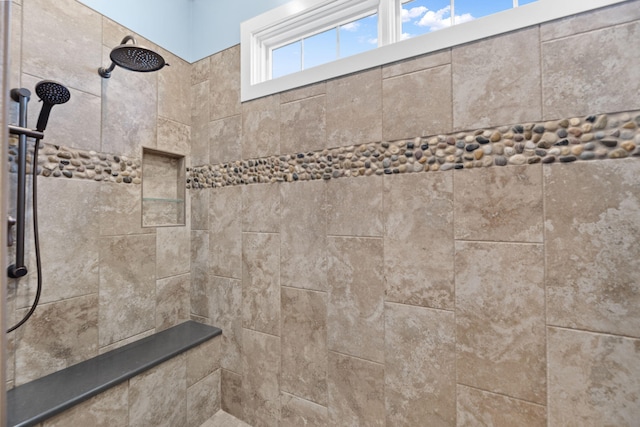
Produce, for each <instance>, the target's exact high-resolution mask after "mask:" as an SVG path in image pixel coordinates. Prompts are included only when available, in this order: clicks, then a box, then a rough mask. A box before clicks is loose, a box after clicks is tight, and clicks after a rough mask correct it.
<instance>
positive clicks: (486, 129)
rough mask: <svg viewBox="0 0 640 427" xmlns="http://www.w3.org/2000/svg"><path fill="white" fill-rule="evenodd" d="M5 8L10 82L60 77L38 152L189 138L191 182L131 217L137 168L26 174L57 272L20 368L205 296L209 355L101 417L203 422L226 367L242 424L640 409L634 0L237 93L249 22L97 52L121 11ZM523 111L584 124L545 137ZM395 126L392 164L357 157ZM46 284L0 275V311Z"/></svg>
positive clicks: (144, 331) (375, 422) (23, 343)
mask: <svg viewBox="0 0 640 427" xmlns="http://www.w3.org/2000/svg"><path fill="white" fill-rule="evenodd" d="M11 9H12V21H11V23H12V45H11V55H12V67H11V85H10V86H11V87H28V88H33V87H34V85H35V83H36V82H38V81H39V80H42V79H53V80H58V81H60V82H62V83H64V84H65V85H67V86H68V87H69V88H70V90H71V93H72V101H71V102H69V103H67V104H65V105H62V106H59V107H56V109H55V110H54V111H53V112H52V119H51V123H50V126H49V128H48V129H47V137H46V139H45V140H44V141H43V142H45V143H46V144H51V145H52V146H56V147H55V148H56V150H53V147H49V148H50V150H49V154H41V158H42V162H43V163H42V164H43V165H45V164H47V163H57V162H59V160H60V159H63V157H60V158H58V157H57V156H58V153H59V152H60V151H59V150H63V151H65V152H68V153H70V155H71V157H72V158H76V157H74V156H77V158H80V153H87V155H89V156H96V157H97V158H98V159H101V156H102V157H104V160H99V161H103V162H105V164H106V165H107V166H101V167H102V168H106V167H109V168H112V169H114V171H115V170H116V169H117V166H120V165H121V164H123V163H124V165H125V166H124V168H125V170H129V169H131V168H133V167H134V166H135V169H134V170H138V168H139V167H140V165H141V164H142V160H141V157H142V148H143V147H145V148H147V149H153V150H159V151H166V152H169V153H175V154H180V155H184V156H185V159H186V166H187V167H188V169H189V172H188V183H187V187H188V188H189V189H188V190H187V195H188V197H186V200H185V211H186V218H185V220H186V221H185V225H184V226H181V225H178V226H171V227H165V226H157V227H147V226H145V227H143V226H142V225H143V224H142V205H143V203H142V185H141V184H140V183H138V182H137V181H136V182H133V181H132V182H130V183H127V182H125V181H124V179H123V177H122V175H118V176H113V175H111V176H107V177H106V178H105V177H104V176H103V175H98V174H92V173H89V171H88V170H80V171H79V170H78V169H77V168H76V169H74V170H72V174H71V175H72V177H71V178H67V177H66V176H64V175H61V176H60V177H54V176H53V174H52V175H51V176H48V177H44V176H41V177H39V181H38V184H39V197H40V201H39V205H40V221H41V225H40V228H41V233H42V236H41V240H42V249H43V266H44V270H43V276H44V283H45V284H44V291H43V297H42V303H41V306H40V307H39V308H38V310H37V311H36V314H35V315H34V318H33V319H32V320H30V321H29V322H28V323H27V324H26V325H25V326H24V327H22V328H21V329H19V330H18V331H17V332H16V333H13V334H11V335H9V336H8V348H7V350H8V351H7V356H8V357H7V363H6V374H7V387H8V388H12V387H15V386H19V385H21V384H24V383H26V382H29V381H31V380H34V379H36V378H39V377H42V376H44V375H46V374H49V373H52V372H55V371H57V370H60V369H63V368H65V367H67V366H70V365H72V364H75V363H78V362H80V361H83V360H86V359H88V358H91V357H94V356H96V355H98V354H102V353H104V352H106V351H108V350H110V349H113V348H116V347H119V346H122V345H124V344H126V343H129V342H132V341H135V340H137V339H140V338H142V337H144V336H147V335H149V334H152V333H154V332H157V331H160V330H163V329H166V328H168V327H170V326H173V325H176V324H178V323H181V322H184V321H186V320H188V319H193V320H196V321H200V322H204V323H208V324H212V325H215V326H218V327H220V328H221V329H222V331H223V335H222V340H221V342H220V348H219V349H217V348H215V347H214V348H212V349H211V350H210V351H211V352H212V354H211V357H215V356H216V355H217V352H218V351H219V353H220V354H219V357H220V366H219V368H218V369H217V370H216V371H215V372H210V373H207V376H206V378H203V379H202V380H200V381H197V382H196V381H193V379H190V378H187V377H188V375H187V373H186V371H184V368H182V367H181V365H180V363H181V361H175V362H171V365H170V366H166V367H165V369H166V375H165V382H164V383H162V382H154V380H149V381H148V382H144V381H143V382H141V383H140V387H139V388H138V389H136V390H137V391H136V392H135V393H132V392H131V391H129V396H128V397H127V398H123V397H122V395H120V396H119V397H118V398H115V397H113V396H108V397H107V398H105V399H104V401H103V402H102V403H101V404H102V405H103V409H102V412H100V411H97V410H95V408H94V409H92V411H93V412H92V413H93V414H94V415H95V414H98V415H95V417H94V418H93V421H94V422H96V425H105V426H106V425H114V422H115V421H114V420H113V419H112V418H111V419H110V418H109V417H107V416H106V415H105V414H107V413H109V414H116V413H119V411H120V412H125V411H124V410H123V408H124V409H127V410H131V408H136V409H135V411H138V412H135V411H134V413H138V414H139V416H138V418H134V419H130V420H129V421H130V422H131V423H132V424H131V425H189V426H199V425H200V424H201V423H202V422H203V421H204V420H205V419H207V418H208V417H209V416H211V415H212V414H213V413H215V412H216V411H217V410H218V408H217V407H206V406H202V405H199V404H198V402H201V401H203V400H199V396H202V395H206V394H209V395H211V394H216V393H219V396H220V397H219V399H218V400H219V401H220V406H221V409H223V410H224V411H226V412H228V413H230V414H232V415H234V416H236V417H237V418H240V419H242V420H245V421H246V422H247V423H249V424H250V425H252V426H303V425H308V426H342V425H343V426H357V425H361V426H396V425H397V426H400V425H404V426H423V425H428V426H439V425H442V426H478V425H487V426H490V425H494V426H514V425H522V426H545V425H548V426H567V425H579V426H586V425H593V426H600V425H620V426H624V425H628V426H632V425H634V423H635V422H636V420H637V418H638V415H640V409H639V408H640V397H638V395H637V390H638V389H640V334H639V333H638V331H639V330H640V290H639V289H638V286H639V283H640V270H639V269H638V268H637V266H636V260H637V258H638V256H639V255H640V253H639V251H640V250H639V249H638V247H639V246H638V240H639V236H640V163H639V162H638V157H639V151H638V148H637V146H640V133H639V132H638V130H637V129H638V127H639V126H640V97H639V96H638V94H639V92H640V87H639V86H638V81H640V78H639V77H640V74H639V73H640V59H639V57H638V55H637V54H635V51H636V50H637V49H635V47H636V44H637V43H636V41H637V39H638V32H639V31H640V2H639V1H637V0H633V1H628V2H624V3H622V4H619V5H617V6H613V7H608V8H605V9H602V10H596V11H593V12H589V13H584V14H581V15H578V16H574V17H569V18H566V19H563V20H560V21H554V22H551V23H547V24H542V25H539V26H535V27H531V28H526V29H523V30H520V31H516V32H513V33H508V34H504V35H501V36H496V37H492V38H490V39H487V40H481V41H478V42H474V43H469V44H467V45H463V46H459V47H454V48H452V49H449V50H446V51H442V52H437V53H435V54H430V55H426V56H422V57H417V58H414V59H411V60H408V61H403V62H400V63H395V64H389V65H386V66H383V67H378V68H374V69H371V70H366V71H363V72H360V73H357V74H353V75H349V76H345V77H341V78H337V79H333V80H329V81H326V82H321V83H318V84H315V85H312V86H309V87H305V88H301V89H296V90H292V91H288V92H284V93H280V94H276V95H272V96H268V97H265V98H261V99H258V100H254V101H249V102H245V103H241V102H240V48H239V46H236V47H233V48H230V49H228V50H225V51H222V52H220V53H217V54H215V55H212V56H210V57H208V58H205V59H203V60H200V61H198V62H196V63H194V64H188V63H186V62H184V61H182V60H181V59H179V58H177V57H175V56H174V55H172V54H171V53H169V52H166V51H164V50H163V49H162V48H159V51H160V52H161V53H162V55H163V56H164V57H165V58H166V59H167V62H169V63H170V64H171V66H170V67H166V68H164V69H162V70H161V71H159V72H157V73H151V74H137V73H129V72H126V71H124V70H118V73H117V74H116V73H114V75H113V77H112V78H111V79H109V80H103V79H101V78H100V76H98V74H97V68H98V67H100V66H103V65H104V64H105V63H107V61H108V60H107V58H108V53H109V51H110V49H111V48H112V47H113V46H115V45H117V44H119V41H120V40H121V39H122V38H123V37H124V36H125V35H127V34H129V33H130V31H129V30H127V29H126V28H123V27H121V26H120V25H118V24H116V23H115V22H113V21H111V20H110V19H108V18H106V17H103V16H101V15H99V14H97V13H95V12H93V11H92V10H91V9H89V8H87V7H86V6H83V5H82V4H80V3H78V2H76V1H74V0H60V1H56V2H49V1H45V0H22V1H17V0H14V1H13V2H12V5H11ZM139 39H140V38H139ZM139 41H140V43H141V44H144V45H147V46H150V47H153V48H157V47H156V46H153V44H152V43H150V42H148V41H145V40H144V39H140V40H139ZM36 105H37V103H36V102H34V101H32V102H31V106H32V108H33V111H34V112H37V107H36ZM33 117H35V113H32V118H33ZM10 118H11V119H12V120H14V119H15V117H13V116H11V117H10ZM518 126H521V127H522V140H521V142H519V141H518V140H517V139H518V136H517V135H519V133H518V132H517V131H514V129H517V128H518ZM536 126H542V129H543V130H541V131H540V132H541V133H539V134H538V135H539V137H540V141H542V142H544V141H543V138H544V136H545V135H546V133H548V132H552V133H554V132H555V134H556V135H557V134H558V132H559V131H561V130H562V129H567V131H568V132H567V133H570V131H571V129H575V131H574V132H575V133H574V134H570V135H569V136H567V141H569V142H568V145H567V146H563V145H558V146H553V144H554V143H555V142H556V141H554V142H553V143H551V145H552V146H551V147H548V148H549V149H544V150H543V151H545V150H546V151H545V153H544V155H542V154H541V153H540V152H537V153H536V152H535V150H534V149H533V148H531V147H528V146H527V145H526V143H527V142H532V143H533V140H534V139H535V138H537V137H536V136H535V135H536V133H537V132H535V131H534V129H535V128H536ZM598 126H600V127H598ZM578 131H579V132H580V134H579V135H578V134H577V133H578ZM496 132H497V133H499V134H500V135H499V136H500V138H499V139H498V137H496V140H495V141H494V140H493V139H492V138H493V135H494V134H495V133H496ZM527 132H528V134H527ZM598 132H602V133H603V134H602V135H599V134H598ZM616 132H617V133H616ZM485 134H486V139H487V140H488V142H487V144H483V147H480V148H475V147H474V151H471V150H470V149H469V150H468V149H467V147H471V145H470V144H475V138H478V137H484V136H485ZM585 135H592V139H589V137H586V136H585ZM627 136H629V137H627ZM467 137H470V138H471V139H469V140H468V141H466V143H465V144H463V145H461V146H460V147H456V143H457V142H459V141H465V140H466V138H467ZM572 137H573V138H574V139H571V138H572ZM450 139H451V141H453V143H450V142H451V141H449V140H450ZM489 140H490V141H489ZM603 140H604V141H614V142H615V146H613V142H610V143H606V144H609V145H611V146H609V145H606V144H605V143H602V141H603ZM509 141H511V143H509ZM574 142H575V144H574ZM382 143H385V144H387V146H388V147H387V149H388V150H391V147H397V148H398V152H397V153H395V154H391V153H389V156H390V157H389V159H390V162H392V163H393V162H397V164H395V163H393V164H391V166H389V167H384V166H380V167H379V168H378V169H377V170H376V169H374V168H373V167H371V166H369V167H367V166H365V163H366V162H365V160H362V166H360V165H355V163H356V162H358V161H360V160H358V159H356V158H355V157H357V156H356V154H358V153H364V152H371V153H372V156H373V154H375V153H376V152H378V153H381V151H380V150H379V148H380V146H381V144H382ZM590 143H591V144H593V147H594V148H590V146H589V145H588V144H590ZM409 144H412V147H413V148H411V149H410V148H409ZM439 144H442V146H441V147H439ZM519 144H521V145H519ZM536 144H537V146H536V149H539V147H540V145H539V142H538V141H536ZM424 145H426V148H422V147H423V146H424ZM448 146H452V147H454V149H449V147H448ZM575 146H580V147H581V148H575ZM46 147H47V146H46V145H45V148H46ZM345 147H350V148H349V149H348V150H347V149H345ZM361 147H362V148H361ZM418 149H421V153H422V152H424V154H421V158H424V159H425V161H424V162H422V163H420V160H421V159H418V158H417V156H416V155H415V152H416V151H417V150H418ZM432 149H433V150H432ZM554 149H556V150H557V153H558V154H553V153H555V152H552V151H551V150H554ZM376 150H378V151H376ZM408 150H411V151H412V155H411V156H409V155H408V153H407V151H408ZM438 150H442V155H440V154H439V153H438ZM447 150H450V152H447ZM456 150H460V151H461V152H462V154H460V159H461V160H460V161H459V162H458V161H457V160H458V158H457V156H458V154H457V151H456ZM478 150H480V151H481V152H482V154H478V153H480V151H478ZM520 150H521V151H520ZM563 150H565V151H563ZM620 150H622V151H620ZM591 151H592V152H593V153H594V154H593V157H590V156H586V155H583V154H584V152H591ZM614 152H615V153H617V154H613V153H614ZM428 153H431V154H428ZM469 153H470V154H469ZM550 153H551V154H550ZM358 155H360V154H358ZM386 155H387V154H384V153H382V157H384V156H386ZM393 155H396V156H397V157H396V158H395V159H393V158H392V157H391V156H393ZM465 155H466V156H467V157H466V158H465V157H464V156H465ZM42 156H44V157H42ZM47 156H49V157H51V156H52V157H53V158H52V159H51V158H48V157H47ZM114 156H115V157H117V159H116V158H115V157H114ZM341 156H342V157H341ZM354 156H355V157H354ZM422 156H424V157H422ZM448 156H453V157H452V158H451V159H450V160H449V159H448ZM514 156H520V157H514ZM581 156H582V157H581ZM328 157H331V158H332V160H331V161H329V160H328ZM427 157H429V158H432V159H433V160H428V159H427ZM550 157H554V161H551V160H549V159H550ZM621 157H624V158H621ZM334 158H335V159H334ZM385 158H386V157H385ZM502 158H504V159H505V163H507V165H506V166H502V163H501V159H502ZM535 158H538V160H530V159H535ZM298 159H299V160H300V162H298ZM312 159H317V162H316V163H317V164H322V165H323V170H321V171H320V172H318V173H319V175H318V176H316V175H314V174H315V172H314V170H313V169H312V163H313V162H314V161H315V160H314V161H311V160H312ZM321 159H323V160H321ZM402 159H404V162H405V163H403V160H402ZM516 159H517V160H516ZM522 159H524V160H522ZM545 159H546V160H545ZM307 160H309V161H308V162H306V163H305V161H307ZM520 160H522V161H520ZM347 161H348V162H349V163H346V162H347ZM249 162H250V163H249ZM129 163H131V164H129ZM329 163H331V165H329ZM373 164H374V165H376V164H380V165H382V160H380V161H379V162H376V161H374V162H373ZM220 165H223V167H221V166H220ZM304 165H306V166H307V167H306V168H305V167H303V166H304ZM403 165H404V166H407V165H409V166H410V167H404V168H403V167H402V166H403ZM417 165H422V167H421V168H420V166H417ZM449 165H450V166H449ZM457 165H460V166H457ZM43 167H44V166H43ZM414 167H415V169H414ZM127 168H129V169H127ZM288 168H290V169H288ZM275 169H278V170H275ZM385 169H389V172H386V171H385ZM394 169H396V170H394ZM68 170H71V169H68ZM336 171H338V173H337V174H336V175H334V172H336ZM294 173H295V178H294ZM216 174H218V175H216ZM9 176H10V179H9V181H10V182H12V181H13V178H12V176H13V174H9ZM145 176H146V175H144V174H142V180H143V181H144V179H145ZM98 177H101V178H98ZM316 178H317V179H316ZM196 179H197V181H196ZM248 183H249V184H248ZM247 184H248V185H247ZM12 188H13V185H12ZM29 233H30V231H28V233H27V235H28V237H29V236H30V234H29ZM30 254H31V253H30ZM34 288H35V283H34V279H33V278H32V275H29V276H27V279H22V280H21V281H20V282H18V283H15V282H10V283H9V288H8V300H7V304H6V311H7V313H8V315H7V317H8V323H12V321H13V320H15V319H18V318H19V317H21V314H22V313H24V312H25V310H26V308H27V307H28V305H29V303H30V301H31V299H32V298H33V293H34ZM167 378H168V379H167ZM145 387H149V389H145ZM162 387H167V388H171V389H173V388H175V389H180V390H184V393H162V394H160V396H159V397H157V398H154V399H147V398H146V396H145V394H150V393H151V391H150V390H151V389H154V388H162ZM105 402H106V403H105ZM144 405H147V406H144ZM104 408H106V409H104ZM163 410H164V412H163ZM140 411H142V412H140ZM100 414H102V415H100ZM145 414H148V417H147V416H145ZM152 414H156V415H155V416H153V415H152ZM63 415H64V414H63ZM60 422H62V421H60ZM145 423H146V424H145ZM163 423H164V424H163ZM167 423H168V424H167ZM44 425H56V424H55V422H52V423H51V424H47V423H46V422H45V423H44ZM62 425H64V424H62Z"/></svg>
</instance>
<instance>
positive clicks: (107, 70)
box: [98, 36, 138, 79]
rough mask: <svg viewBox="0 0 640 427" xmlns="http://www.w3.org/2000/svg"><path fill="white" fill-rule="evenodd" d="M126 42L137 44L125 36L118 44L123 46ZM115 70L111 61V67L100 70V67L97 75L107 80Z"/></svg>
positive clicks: (134, 40)
mask: <svg viewBox="0 0 640 427" xmlns="http://www.w3.org/2000/svg"><path fill="white" fill-rule="evenodd" d="M128 41H132V42H133V44H134V45H137V44H138V42H137V41H136V39H135V38H134V37H133V36H126V37H125V38H123V39H122V41H121V42H120V44H121V45H123V44H125V43H127V42H128ZM115 68H116V63H115V62H113V61H111V65H109V68H102V67H101V68H100V69H99V70H98V73H99V74H100V75H101V76H102V77H104V78H107V79H108V78H109V77H111V72H112V71H113V70H115Z"/></svg>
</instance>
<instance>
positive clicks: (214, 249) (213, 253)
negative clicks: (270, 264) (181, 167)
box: [209, 186, 242, 279]
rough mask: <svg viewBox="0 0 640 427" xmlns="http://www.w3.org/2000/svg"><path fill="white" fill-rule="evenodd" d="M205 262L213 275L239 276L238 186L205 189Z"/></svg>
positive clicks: (240, 264) (240, 231) (240, 214)
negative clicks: (206, 216)
mask: <svg viewBox="0 0 640 427" xmlns="http://www.w3.org/2000/svg"><path fill="white" fill-rule="evenodd" d="M209 191H210V193H209V199H210V200H209V242H211V244H210V245H209V253H210V257H209V262H210V268H211V271H210V273H211V274H212V275H214V276H222V277H232V278H235V279H240V278H241V277H242V187H239V186H233V187H222V188H216V189H212V190H209Z"/></svg>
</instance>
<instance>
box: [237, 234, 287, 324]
mask: <svg viewBox="0 0 640 427" xmlns="http://www.w3.org/2000/svg"><path fill="white" fill-rule="evenodd" d="M279 272H280V236H279V235H277V234H262V233H242V326H243V327H244V328H248V329H253V330H255V331H260V332H264V333H266V334H271V335H278V336H279V335H280V273H279Z"/></svg>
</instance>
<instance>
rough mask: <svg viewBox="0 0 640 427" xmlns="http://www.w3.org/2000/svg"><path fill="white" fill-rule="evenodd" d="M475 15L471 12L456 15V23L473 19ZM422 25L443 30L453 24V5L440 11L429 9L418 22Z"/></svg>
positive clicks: (432, 29)
mask: <svg viewBox="0 0 640 427" xmlns="http://www.w3.org/2000/svg"><path fill="white" fill-rule="evenodd" d="M473 19H474V17H473V16H472V15H471V14H470V13H465V14H462V15H456V16H455V20H456V24H462V23H463V22H469V21H472V20H473ZM416 25H418V26H420V27H429V31H436V30H441V29H442V28H447V27H450V26H451V7H450V6H446V7H443V8H442V9H440V10H438V11H435V12H434V11H433V10H428V11H427V13H425V14H424V16H423V17H422V18H420V21H418V22H417V23H416Z"/></svg>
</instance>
